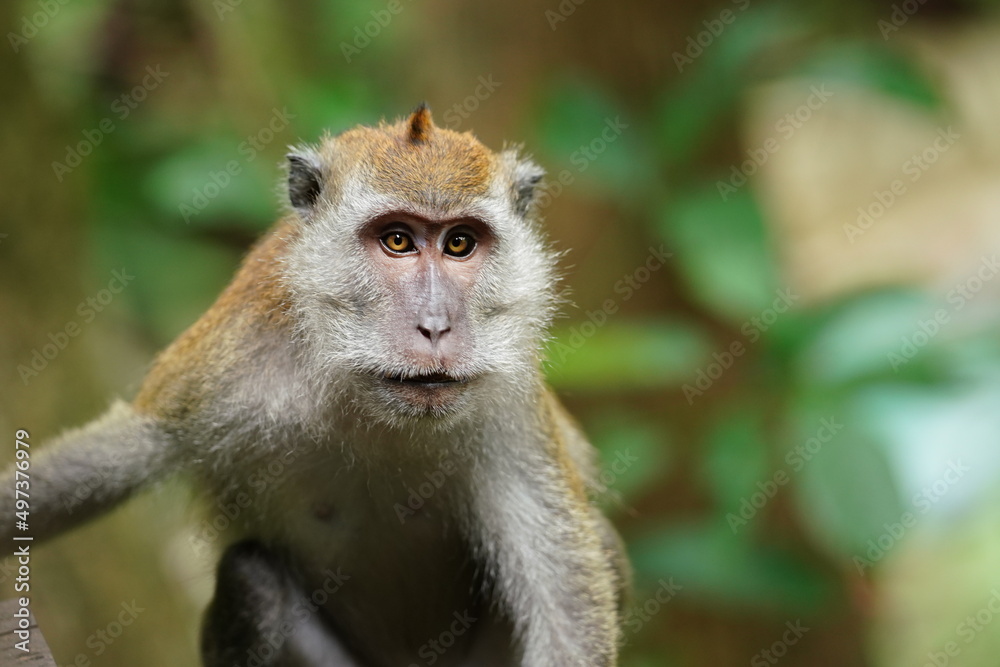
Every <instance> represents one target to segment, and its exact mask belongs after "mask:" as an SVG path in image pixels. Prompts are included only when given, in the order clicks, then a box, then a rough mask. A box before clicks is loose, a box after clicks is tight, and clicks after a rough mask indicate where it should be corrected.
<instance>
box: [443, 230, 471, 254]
mask: <svg viewBox="0 0 1000 667" xmlns="http://www.w3.org/2000/svg"><path fill="white" fill-rule="evenodd" d="M475 247H476V240H475V239H474V238H472V237H471V236H469V235H468V234H452V235H451V236H449V237H448V240H447V241H445V244H444V253H445V254H446V255H451V256H452V257H468V256H469V253H471V252H472V251H473V250H474V249H475Z"/></svg>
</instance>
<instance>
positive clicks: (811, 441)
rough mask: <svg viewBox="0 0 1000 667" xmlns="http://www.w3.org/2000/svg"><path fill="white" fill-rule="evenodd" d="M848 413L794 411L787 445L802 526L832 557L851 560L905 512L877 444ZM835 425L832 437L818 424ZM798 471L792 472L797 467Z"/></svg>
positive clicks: (882, 453) (860, 553)
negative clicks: (795, 414) (837, 427)
mask: <svg viewBox="0 0 1000 667" xmlns="http://www.w3.org/2000/svg"><path fill="white" fill-rule="evenodd" d="M854 417H855V415H854V414H852V413H851V412H848V411H846V410H843V411H841V412H839V414H834V413H833V412H832V411H831V412H828V413H826V414H824V413H821V412H817V411H814V410H803V411H801V412H799V413H798V414H797V416H796V418H795V420H794V424H793V426H792V428H791V430H790V433H791V437H790V438H789V439H788V440H787V443H786V444H787V447H788V451H789V456H790V457H793V458H792V459H791V466H792V471H791V473H790V474H791V476H792V480H793V484H794V490H795V495H796V499H797V501H798V502H797V505H798V508H799V511H800V513H801V515H802V518H803V523H804V525H805V526H806V527H807V529H808V530H809V531H810V532H812V533H813V534H814V535H815V536H816V538H817V539H818V540H819V541H820V543H822V544H824V545H825V546H826V547H827V549H828V550H830V552H831V553H833V554H835V555H838V556H840V557H841V558H843V559H844V560H845V561H848V562H851V561H852V559H853V558H854V557H855V556H863V555H864V553H865V551H866V549H867V543H868V541H869V540H877V539H878V537H879V536H880V535H882V534H883V533H885V532H886V530H887V528H886V526H887V525H888V524H892V523H894V522H898V521H899V520H900V516H901V515H902V513H903V511H904V508H903V505H902V502H901V498H900V493H899V491H898V487H897V484H896V479H895V475H894V473H893V470H892V467H891V466H890V462H889V460H888V458H887V456H886V453H885V449H884V448H883V447H882V446H881V444H880V442H879V440H878V439H877V438H876V437H875V435H874V434H872V433H871V432H870V431H868V429H865V428H864V425H863V424H861V423H859V420H858V419H855V418H854ZM824 420H826V423H827V425H829V424H830V423H833V424H839V425H840V428H839V429H838V430H837V431H836V433H835V434H834V435H833V436H832V438H826V437H825V433H827V434H828V433H830V430H831V429H829V428H827V429H826V431H825V433H824V428H823V427H822V424H823V421H824ZM796 468H797V469H796Z"/></svg>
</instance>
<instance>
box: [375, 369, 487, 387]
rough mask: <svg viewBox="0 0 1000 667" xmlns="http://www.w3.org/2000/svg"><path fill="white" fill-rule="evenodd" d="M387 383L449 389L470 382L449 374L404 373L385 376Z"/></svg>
mask: <svg viewBox="0 0 1000 667" xmlns="http://www.w3.org/2000/svg"><path fill="white" fill-rule="evenodd" d="M383 379H385V380H386V381H387V382H398V383H400V384H404V385H408V386H411V387H427V388H434V387H448V386H454V385H459V384H465V383H466V382H468V380H466V379H465V378H461V377H458V376H455V375H449V374H447V373H417V374H412V375H403V374H402V373H398V374H390V375H385V376H383Z"/></svg>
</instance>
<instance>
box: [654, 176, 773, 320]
mask: <svg viewBox="0 0 1000 667" xmlns="http://www.w3.org/2000/svg"><path fill="white" fill-rule="evenodd" d="M660 229H661V232H662V234H663V236H664V238H665V239H666V240H667V242H668V243H669V244H670V245H671V246H672V248H673V249H674V250H675V254H674V256H675V259H676V262H677V264H678V266H679V267H680V268H681V270H682V271H683V273H684V276H685V278H686V279H687V281H688V284H689V285H690V287H691V291H692V293H693V294H694V296H695V297H697V298H698V299H699V300H700V301H702V302H703V303H705V304H706V305H707V306H709V307H710V308H711V309H712V310H714V311H716V312H718V313H720V314H722V315H724V316H726V317H728V318H729V319H730V320H731V321H732V322H733V323H734V324H735V323H740V322H741V321H744V320H746V318H748V317H751V316H753V315H757V314H760V313H761V312H762V311H763V310H765V309H766V308H768V307H770V306H771V305H772V303H773V302H774V300H775V298H777V296H778V287H779V286H778V282H777V277H776V275H775V273H774V266H775V262H774V259H773V257H772V253H771V251H770V247H769V239H768V236H767V233H766V230H765V228H764V221H763V218H762V216H761V212H760V209H759V207H758V206H757V202H756V201H755V200H754V198H753V197H752V196H751V195H750V193H749V192H748V191H746V190H741V191H738V192H737V193H735V194H733V195H730V196H729V198H728V200H726V201H723V200H722V198H721V197H720V196H719V193H718V192H716V191H715V189H714V188H705V189H702V190H700V191H698V192H695V193H693V194H690V195H687V196H683V197H677V198H676V199H675V200H673V201H671V202H669V203H668V205H667V206H666V207H665V209H664V211H663V214H662V217H661V223H660Z"/></svg>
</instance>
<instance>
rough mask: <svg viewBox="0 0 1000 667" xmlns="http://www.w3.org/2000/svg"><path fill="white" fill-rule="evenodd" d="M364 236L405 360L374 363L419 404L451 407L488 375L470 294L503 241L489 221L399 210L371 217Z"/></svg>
mask: <svg viewBox="0 0 1000 667" xmlns="http://www.w3.org/2000/svg"><path fill="white" fill-rule="evenodd" d="M359 237H360V239H359V240H360V243H361V246H362V248H363V251H362V252H363V254H364V255H365V256H366V258H367V261H368V262H370V264H371V267H372V269H373V270H374V272H375V273H376V274H377V280H378V281H379V282H380V283H381V284H382V286H383V289H384V292H383V294H384V298H383V300H382V301H383V303H382V304H381V308H380V310H382V312H383V318H384V325H383V327H381V329H382V330H383V332H384V334H385V342H386V343H387V345H388V346H389V347H390V350H391V352H390V355H391V357H392V358H395V359H398V360H400V361H401V362H402V363H401V364H400V365H399V366H398V367H396V368H384V367H383V368H379V369H372V371H373V372H372V375H373V377H374V378H375V380H376V386H379V387H380V390H381V391H382V392H387V393H388V394H389V395H390V396H392V397H393V398H395V399H398V400H400V401H402V402H404V403H406V404H407V405H409V406H411V407H413V408H416V409H418V410H426V411H430V412H433V411H441V410H445V409H447V408H448V406H450V405H452V404H454V403H455V402H457V401H458V400H459V399H460V397H461V396H462V394H463V392H465V391H466V390H467V389H468V388H469V387H470V386H471V385H473V384H474V383H475V382H476V381H477V380H478V379H479V377H480V375H481V367H480V366H479V365H477V364H475V363H473V362H474V359H473V356H474V354H473V352H474V350H475V349H476V347H477V346H476V344H475V342H476V341H475V340H474V336H473V334H472V326H470V325H471V323H470V312H469V310H470V308H469V307H470V305H471V299H470V298H469V296H470V295H471V294H472V293H473V291H474V288H475V286H476V283H477V281H478V280H479V279H480V277H481V275H482V271H483V268H484V266H486V265H487V264H488V261H487V260H488V258H489V255H490V253H492V252H493V251H494V248H495V242H494V236H493V233H492V231H491V230H490V227H489V225H488V224H486V223H484V222H483V221H481V220H477V219H474V218H465V219H457V220H428V219H426V218H423V217H419V216H415V215H410V214H406V213H399V212H395V213H391V214H388V215H384V216H380V217H378V218H376V219H374V220H372V221H370V222H368V223H367V224H365V225H363V227H362V228H361V230H360V234H359Z"/></svg>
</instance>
